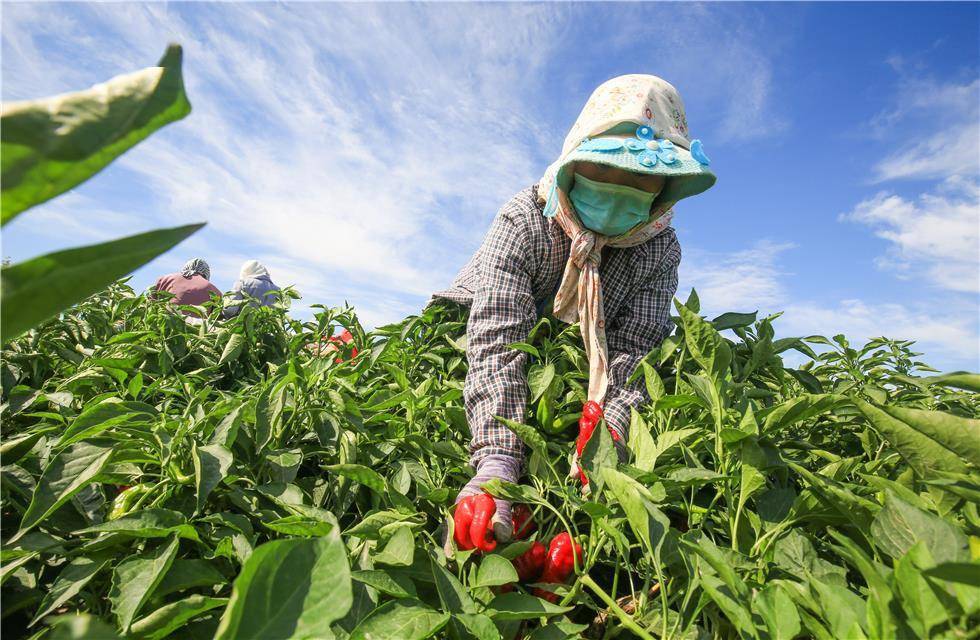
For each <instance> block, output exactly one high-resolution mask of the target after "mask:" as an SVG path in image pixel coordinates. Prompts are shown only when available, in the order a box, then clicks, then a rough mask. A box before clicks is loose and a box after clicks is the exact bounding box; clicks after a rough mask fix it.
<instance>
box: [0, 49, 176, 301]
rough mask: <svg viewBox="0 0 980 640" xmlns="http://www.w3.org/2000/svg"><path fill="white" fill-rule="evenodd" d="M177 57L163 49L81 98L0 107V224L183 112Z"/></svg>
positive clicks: (69, 96) (76, 181)
mask: <svg viewBox="0 0 980 640" xmlns="http://www.w3.org/2000/svg"><path fill="white" fill-rule="evenodd" d="M181 58H182V52H181V48H180V46H179V45H170V46H169V47H168V48H167V51H166V53H164V55H163V58H161V59H160V62H159V63H158V65H157V66H155V67H148V68H146V69H143V70H142V71H136V72H134V73H127V74H123V75H120V76H116V77H115V78H112V79H111V80H109V81H107V82H103V83H101V84H97V85H95V86H94V87H91V88H90V89H86V90H85V91H79V92H77V93H68V94H63V95H60V96H54V97H51V98H44V99H41V100H29V101H25V102H13V103H10V104H5V105H3V116H2V118H0V156H2V160H0V163H2V172H3V186H2V192H0V193H2V196H0V201H2V222H3V224H7V223H8V222H10V221H11V220H12V219H13V218H14V217H16V216H17V215H18V214H20V213H21V212H23V211H24V210H26V209H29V208H30V207H32V206H34V205H36V204H40V203H42V202H45V201H47V200H50V199H51V198H53V197H55V196H56V195H58V194H60V193H64V192H65V191H67V190H69V189H71V188H72V187H74V186H75V185H77V184H80V183H82V182H84V181H85V180H87V179H88V178H90V177H91V176H92V175H94V174H95V173H97V172H99V171H100V170H102V169H103V168H104V167H105V166H106V165H108V164H109V163H110V162H112V161H113V160H114V159H116V158H117V157H118V156H119V155H120V154H122V153H123V152H125V151H126V150H127V149H129V148H130V147H132V146H133V145H135V144H136V143H138V142H139V141H140V140H143V139H144V138H146V137H147V136H148V135H150V134H151V133H153V132H154V131H156V130H157V129H159V128H160V127H162V126H164V125H166V124H169V123H171V122H174V121H175V120H180V119H181V118H183V117H184V116H186V115H187V114H188V113H190V112H191V105H190V102H188V100H187V96H186V95H185V94H184V80H183V77H182V75H181ZM108 282H111V280H106V281H105V282H104V283H103V284H108ZM90 293H91V292H90ZM81 299H82V298H81V297H79V298H78V299H77V300H81ZM77 300H76V301H77Z"/></svg>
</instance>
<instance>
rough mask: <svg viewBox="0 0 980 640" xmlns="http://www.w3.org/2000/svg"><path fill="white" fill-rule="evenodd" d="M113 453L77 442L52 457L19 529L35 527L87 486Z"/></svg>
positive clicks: (96, 446) (106, 449)
mask: <svg viewBox="0 0 980 640" xmlns="http://www.w3.org/2000/svg"><path fill="white" fill-rule="evenodd" d="M112 454H113V448H112V447H103V446H98V445H94V444H90V443H88V442H79V443H77V444H73V445H71V446H70V447H68V448H67V449H65V450H64V451H62V452H61V453H59V454H58V455H57V456H55V458H54V459H53V460H52V461H51V462H49V463H48V466H46V467H45V468H44V473H42V474H41V478H40V479H39V480H38V482H37V487H36V488H35V489H34V495H33V496H31V503H30V505H29V506H28V507H27V512H26V513H25V514H24V518H23V520H21V523H20V526H21V530H22V531H26V530H27V529H30V528H31V527H33V526H35V525H37V524H38V523H39V522H41V521H42V520H44V519H45V518H47V517H48V516H49V515H50V514H51V513H53V512H54V510H55V509H57V508H58V507H60V506H61V505H63V504H64V503H65V502H66V501H68V500H69V499H70V498H71V497H72V496H73V495H75V494H76V493H77V492H78V491H79V490H81V489H82V488H83V487H85V486H87V485H88V483H89V482H91V481H92V479H93V478H95V476H97V475H98V474H99V473H100V472H101V471H102V469H104V468H105V466H106V464H108V462H109V460H110V459H111V458H112Z"/></svg>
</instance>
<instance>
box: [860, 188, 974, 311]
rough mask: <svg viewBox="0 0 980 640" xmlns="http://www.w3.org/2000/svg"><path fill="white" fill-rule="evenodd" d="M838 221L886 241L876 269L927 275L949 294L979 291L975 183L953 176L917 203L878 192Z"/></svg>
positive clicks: (905, 274) (903, 275)
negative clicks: (887, 245) (856, 224)
mask: <svg viewBox="0 0 980 640" xmlns="http://www.w3.org/2000/svg"><path fill="white" fill-rule="evenodd" d="M841 219H842V220H845V221H854V222H860V223H862V224H865V225H867V226H869V227H871V228H872V229H874V232H875V235H877V236H878V237H880V238H884V239H885V240H888V241H889V242H890V243H891V248H890V250H889V252H888V254H886V255H885V256H882V257H880V258H879V259H878V261H877V262H878V265H879V267H881V268H883V269H885V270H888V271H892V272H893V273H895V274H896V275H899V276H902V277H922V276H924V277H926V278H928V279H929V280H930V281H931V282H932V283H933V284H935V285H936V286H939V287H941V288H943V289H948V290H950V291H960V292H965V293H976V292H977V291H980V183H978V181H977V180H976V178H964V177H961V176H952V177H949V178H947V179H946V180H945V181H944V182H943V183H941V184H940V185H939V187H938V188H937V189H936V190H934V191H930V192H926V193H923V194H921V195H920V196H919V197H918V198H917V200H908V199H906V198H903V197H901V196H898V195H895V194H893V193H889V192H886V191H882V192H880V193H877V194H875V195H874V196H873V197H871V198H869V199H867V200H864V201H862V202H860V203H858V204H857V205H856V206H855V207H854V209H853V210H852V211H850V212H849V213H846V214H843V215H842V216H841Z"/></svg>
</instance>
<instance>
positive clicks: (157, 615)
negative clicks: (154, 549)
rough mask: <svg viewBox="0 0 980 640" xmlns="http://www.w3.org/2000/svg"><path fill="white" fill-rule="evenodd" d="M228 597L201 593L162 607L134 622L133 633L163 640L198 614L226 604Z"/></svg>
mask: <svg viewBox="0 0 980 640" xmlns="http://www.w3.org/2000/svg"><path fill="white" fill-rule="evenodd" d="M227 602H228V598H210V597H208V596H202V595H199V594H195V595H191V596H187V597H186V598H184V599H183V600H178V601H176V602H171V603H168V604H165V605H164V606H162V607H160V608H159V609H157V610H156V611H154V612H153V613H151V614H150V615H148V616H146V617H144V618H141V619H140V620H137V621H136V622H134V623H133V626H132V634H133V635H134V636H136V637H137V638H140V639H141V640H161V639H162V638H165V637H167V636H169V635H170V634H171V633H173V632H174V631H176V630H177V629H179V628H180V627H182V626H184V624H185V623H187V622H188V621H189V620H193V619H194V618H196V617H197V616H199V615H201V614H202V613H205V612H207V611H211V610H212V609H216V608H218V607H222V606H224V605H225V604H226V603H227Z"/></svg>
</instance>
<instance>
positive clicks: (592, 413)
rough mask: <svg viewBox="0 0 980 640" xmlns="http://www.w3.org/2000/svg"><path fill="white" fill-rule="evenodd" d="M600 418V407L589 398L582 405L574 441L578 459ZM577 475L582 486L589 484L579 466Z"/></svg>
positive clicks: (580, 457)
mask: <svg viewBox="0 0 980 640" xmlns="http://www.w3.org/2000/svg"><path fill="white" fill-rule="evenodd" d="M600 420H602V407H600V406H599V404H598V403H597V402H595V401H594V400H589V401H588V402H586V403H585V406H583V407H582V417H581V418H579V420H578V440H577V441H576V442H575V452H576V453H577V454H578V458H579V460H581V459H582V452H583V451H585V444H586V443H587V442H588V441H589V438H591V437H592V432H593V431H595V426H596V425H597V424H599V421H600ZM578 477H579V480H581V481H582V485H583V486H584V485H587V484H589V479H588V478H587V477H586V476H585V472H584V471H582V468H581V466H580V467H579V470H578Z"/></svg>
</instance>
